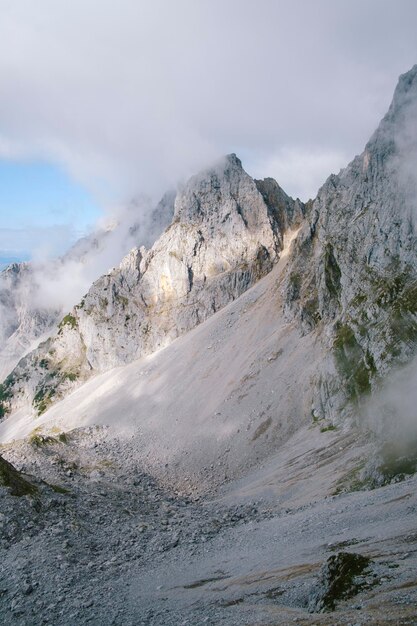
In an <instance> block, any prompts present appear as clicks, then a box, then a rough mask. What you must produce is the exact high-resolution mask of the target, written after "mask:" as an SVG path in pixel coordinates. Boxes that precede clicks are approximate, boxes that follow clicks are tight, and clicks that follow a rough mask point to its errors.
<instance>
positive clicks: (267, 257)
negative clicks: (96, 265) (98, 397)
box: [7, 155, 304, 412]
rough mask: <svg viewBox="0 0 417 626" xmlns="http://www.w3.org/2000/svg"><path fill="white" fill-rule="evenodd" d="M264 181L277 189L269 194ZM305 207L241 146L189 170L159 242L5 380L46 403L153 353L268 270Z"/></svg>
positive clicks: (129, 259)
mask: <svg viewBox="0 0 417 626" xmlns="http://www.w3.org/2000/svg"><path fill="white" fill-rule="evenodd" d="M262 185H263V186H264V187H265V189H268V190H269V189H272V191H270V192H268V193H269V196H270V198H269V196H268V198H267V200H268V201H267V202H266V201H265V199H264V195H263V194H262V193H261V192H260V191H259V187H262ZM274 194H275V195H274ZM286 211H288V215H286ZM303 211H304V206H303V205H302V203H300V202H299V201H297V202H294V201H293V200H292V199H291V198H288V196H286V194H284V192H283V191H282V190H281V189H280V188H279V187H278V185H276V183H275V185H274V182H273V181H271V182H267V181H264V182H263V183H260V182H259V181H258V183H255V181H254V180H253V179H252V178H251V177H250V176H249V175H248V174H247V173H246V172H245V171H244V170H243V168H242V164H241V162H240V160H239V159H238V158H237V157H236V156H235V155H229V156H228V157H226V158H225V159H224V160H222V161H221V162H219V163H218V164H217V165H216V166H214V167H213V168H211V169H210V170H208V171H205V172H202V173H200V174H198V175H197V176H194V177H192V178H191V179H190V180H189V182H188V183H187V184H186V185H185V186H184V187H183V188H182V189H181V190H180V191H179V192H178V194H177V197H176V200H175V210H174V218H173V221H172V223H171V225H170V226H169V227H168V228H167V229H166V230H165V232H164V233H163V234H162V235H161V237H160V238H159V239H158V240H157V242H156V243H155V244H154V245H153V247H152V248H151V249H150V250H147V249H146V248H144V247H141V248H140V249H138V248H134V249H133V250H131V252H130V253H129V254H128V255H127V256H126V257H125V258H124V259H123V260H122V262H121V264H120V265H119V267H117V268H115V269H113V270H112V271H110V272H109V273H108V274H105V275H104V276H102V277H101V278H99V279H98V280H97V281H96V282H95V283H94V284H93V285H92V287H91V288H90V290H89V291H88V293H87V294H86V296H85V297H84V298H83V299H82V301H81V302H80V303H79V304H78V305H77V306H76V307H75V308H74V309H73V311H72V312H71V313H70V314H68V315H67V316H65V317H64V318H63V320H62V322H61V323H60V325H59V329H58V332H57V334H56V335H55V336H53V337H52V338H51V339H50V340H48V342H47V343H46V344H44V345H42V346H40V347H39V349H37V350H36V351H34V352H33V353H31V354H30V355H28V357H27V358H26V359H25V360H24V361H23V362H21V363H20V364H19V365H18V367H17V368H16V369H15V371H14V372H13V373H12V375H11V378H10V377H9V379H8V381H7V388H8V389H9V388H10V389H11V388H13V390H14V391H13V396H14V399H13V402H14V403H16V402H17V404H18V403H19V402H27V401H28V400H32V401H33V403H34V406H35V408H36V409H37V410H38V411H40V412H42V411H43V410H44V409H45V408H47V406H48V405H49V404H50V403H51V402H52V401H53V400H54V399H55V398H57V397H59V396H60V395H63V394H65V393H66V392H67V391H68V389H69V388H71V387H72V386H75V385H76V384H79V382H81V381H82V380H84V379H85V378H86V377H88V376H89V375H90V374H91V372H92V371H94V372H99V371H104V370H106V369H109V368H112V367H114V366H117V365H122V364H125V363H128V362H130V361H132V360H133V359H135V358H138V357H140V356H142V355H144V354H150V353H152V352H154V351H155V350H157V349H159V348H161V347H163V346H165V345H167V344H168V343H170V342H171V341H173V340H174V339H175V338H176V337H178V336H180V335H182V334H183V333H185V332H187V331H189V330H190V329H192V328H194V327H195V326H196V325H197V324H199V323H200V322H202V321H204V320H205V319H207V318H208V317H209V316H210V315H212V314H213V313H215V312H216V311H217V310H219V309H220V308H222V307H224V306H225V305H226V304H228V303H229V302H231V301H232V300H234V299H235V298H237V297H239V296H240V295H241V294H242V293H243V292H244V291H246V290H247V289H248V288H249V287H251V286H252V285H253V284H254V283H255V282H256V281H257V280H259V279H260V278H261V277H262V276H264V275H265V274H267V273H268V272H269V271H270V270H271V268H272V266H273V264H274V263H275V261H276V260H277V259H278V257H279V252H280V250H281V248H282V240H283V232H281V230H279V226H280V227H282V228H288V227H290V226H291V225H292V224H293V223H295V222H296V221H297V220H300V219H301V216H302V215H303ZM40 364H42V365H41V366H40ZM17 388H18V389H19V391H18V393H17V395H16V389H17ZM17 398H19V399H17Z"/></svg>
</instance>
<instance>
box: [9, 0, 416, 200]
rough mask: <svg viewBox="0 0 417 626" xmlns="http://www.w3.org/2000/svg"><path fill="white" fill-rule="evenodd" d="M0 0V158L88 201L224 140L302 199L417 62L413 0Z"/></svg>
mask: <svg viewBox="0 0 417 626" xmlns="http://www.w3.org/2000/svg"><path fill="white" fill-rule="evenodd" d="M0 9H1V21H0V157H1V156H3V157H5V158H12V157H15V158H27V157H32V158H44V159H47V160H51V161H55V162H59V163H61V164H62V165H64V166H65V167H66V168H67V170H68V171H69V172H70V173H71V174H72V175H73V176H75V177H76V178H77V179H78V180H81V181H82V182H83V183H84V184H86V185H87V186H88V187H89V188H90V189H93V190H94V191H95V192H96V194H97V195H98V196H100V198H101V199H102V201H103V202H104V203H106V202H108V201H109V199H111V200H117V201H123V200H124V199H126V198H128V197H130V196H132V195H133V194H135V193H137V192H146V193H151V194H152V193H156V194H159V193H161V192H162V191H163V190H164V189H165V188H167V187H170V186H172V185H173V184H175V183H176V181H177V180H178V179H179V178H183V177H187V176H188V175H189V174H191V173H194V172H196V171H197V170H198V169H200V168H201V167H203V166H205V165H206V164H207V163H208V162H210V161H211V160H214V159H217V158H218V157H219V156H220V155H222V154H224V153H228V152H231V151H234V152H237V153H238V154H239V155H241V156H242V158H243V160H244V164H245V165H246V167H247V169H248V170H249V173H252V171H251V167H253V168H254V169H255V170H256V171H255V172H253V173H254V174H256V175H257V176H260V175H262V171H260V170H261V169H262V168H261V165H262V163H265V164H266V165H267V166H268V167H267V170H268V171H267V175H271V176H273V175H274V174H277V175H278V177H279V176H282V177H283V178H284V180H279V182H280V184H282V186H283V187H284V189H285V187H286V184H287V182H288V183H289V185H290V187H291V192H292V193H293V194H294V195H299V196H300V197H302V199H306V197H305V196H306V195H314V193H315V190H317V188H318V187H319V185H320V184H321V183H322V182H323V181H324V179H325V178H326V177H327V175H328V174H329V173H330V172H329V171H328V169H329V168H330V169H331V170H335V169H336V170H337V169H339V167H340V165H341V162H340V161H341V160H342V158H341V155H343V157H344V155H348V156H347V158H350V157H351V156H352V157H353V156H354V154H355V153H357V152H360V151H361V149H362V147H363V145H364V143H365V141H366V139H367V137H368V136H369V134H370V133H371V131H372V130H373V129H374V128H375V126H376V124H377V121H378V119H379V118H380V117H381V116H382V114H383V113H384V111H385V109H386V108H387V106H388V104H389V101H390V98H391V94H392V90H393V87H394V85H395V82H396V79H397V76H398V75H399V74H400V73H401V72H404V71H406V70H407V69H408V68H409V67H410V66H411V65H413V63H414V62H415V60H416V59H417V41H416V37H415V27H414V25H415V23H416V18H417V5H416V3H415V2H414V1H413V0H395V2H394V1H390V0H360V1H358V0H349V2H346V1H341V2H337V3H335V2H333V0H316V2H314V3H312V2H309V1H305V0H304V1H303V0H291V1H289V0H282V1H280V2H276V1H275V0H260V1H259V2H254V1H253V0H239V1H238V0H229V1H228V2H221V1H220V0H201V1H199V2H194V1H191V0H176V2H172V3H171V2H165V1H162V0H152V2H150V1H148V0H121V1H120V2H119V3H118V4H117V7H116V5H115V3H114V2H110V1H108V0H82V1H81V0H72V2H70V3H62V2H61V3H57V2H55V1H54V0H38V1H37V2H36V3H34V2H31V1H30V0H15V1H13V2H9V1H8V0H0ZM399 40H400V41H401V47H399V46H398V45H397V42H398V41H399ZM288 155H290V157H288ZM297 155H299V157H298V156H297ZM309 155H313V156H315V158H309ZM329 155H330V156H329ZM332 155H333V157H332ZM288 159H289V160H290V163H291V173H290V174H289V173H288V170H289V168H288V162H289V161H288ZM274 164H275V165H274ZM320 164H321V165H320ZM270 166H271V167H270ZM306 180H309V181H310V182H309V184H308V185H306V184H305V181H306Z"/></svg>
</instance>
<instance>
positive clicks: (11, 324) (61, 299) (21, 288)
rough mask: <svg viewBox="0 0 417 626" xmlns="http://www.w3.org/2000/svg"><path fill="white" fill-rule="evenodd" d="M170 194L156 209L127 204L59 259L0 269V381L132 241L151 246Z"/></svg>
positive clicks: (168, 209)
mask: <svg viewBox="0 0 417 626" xmlns="http://www.w3.org/2000/svg"><path fill="white" fill-rule="evenodd" d="M174 200H175V193H173V192H169V193H167V194H165V195H164V197H163V198H162V199H161V201H160V202H159V203H158V204H157V205H156V207H154V208H153V209H152V208H149V207H147V208H146V210H145V209H144V206H143V202H139V201H137V202H132V203H131V205H129V206H128V207H127V208H126V210H125V211H124V213H123V215H120V216H119V217H118V221H116V222H115V223H114V224H113V225H112V226H111V227H109V228H104V229H100V230H97V231H96V232H94V233H92V234H91V235H88V236H87V237H83V238H82V239H80V240H78V241H77V242H76V243H75V244H74V245H73V246H72V247H71V248H70V250H69V251H68V252H66V253H65V254H64V255H63V256H62V257H60V258H59V259H55V260H51V261H45V262H31V263H13V264H12V265H10V266H9V267H7V268H6V269H4V270H3V271H2V272H0V380H3V379H4V378H5V377H6V376H7V374H9V373H10V372H11V371H12V369H13V368H14V367H15V366H16V365H17V363H18V361H19V360H20V359H21V358H22V357H23V356H24V355H25V354H27V353H28V352H30V351H32V350H33V349H35V348H36V347H37V346H38V345H39V343H40V342H41V341H45V340H46V339H47V338H48V337H49V336H50V335H51V334H53V333H54V332H55V331H56V328H57V325H58V323H59V321H60V320H61V319H62V317H63V316H64V313H65V311H66V309H67V307H69V306H73V305H74V304H75V303H76V302H77V301H78V300H79V298H80V296H81V295H82V294H83V293H85V291H86V290H87V289H88V287H89V286H90V285H91V282H92V281H93V280H94V279H96V278H97V277H98V276H100V275H101V274H102V273H103V271H107V270H108V268H109V267H110V266H111V265H113V264H114V263H115V261H117V262H118V261H119V259H120V256H121V255H123V254H125V253H126V252H128V251H129V249H130V248H131V247H132V245H135V244H136V245H146V246H151V245H152V244H153V243H154V241H155V240H156V239H157V238H158V237H159V235H160V234H161V232H162V231H163V230H164V229H165V228H166V226H168V224H169V223H170V222H171V219H172V215H173V212H174Z"/></svg>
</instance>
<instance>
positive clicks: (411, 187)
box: [0, 66, 417, 626]
mask: <svg viewBox="0 0 417 626" xmlns="http://www.w3.org/2000/svg"><path fill="white" fill-rule="evenodd" d="M416 90H417V66H416V67H415V68H413V70H411V72H409V73H408V74H406V75H404V76H403V77H401V79H400V82H399V85H398V88H397V90H396V93H395V97H394V101H393V104H392V106H391V108H390V111H389V112H388V114H387V116H386V117H385V118H384V120H383V121H382V123H381V125H380V127H379V128H378V130H377V131H376V133H375V134H374V136H373V137H372V138H371V140H370V142H369V143H368V145H367V147H366V150H365V152H364V153H363V155H361V156H359V157H356V158H355V159H354V161H353V162H352V163H351V164H350V165H349V166H348V167H347V168H346V169H345V170H343V171H342V172H341V173H340V174H339V175H338V176H331V177H330V178H329V180H328V181H327V182H326V183H325V185H324V186H323V187H322V189H321V190H320V192H319V195H318V198H317V199H316V201H314V203H309V206H308V207H307V209H306V208H305V207H303V206H302V205H301V204H300V203H298V202H294V201H292V200H291V199H289V198H288V197H287V196H286V195H285V194H284V193H283V192H282V190H280V188H279V187H278V186H277V185H276V183H275V182H274V181H272V180H270V179H266V180H265V181H253V180H252V179H250V177H248V176H247V175H246V174H245V173H244V172H243V170H242V169H241V166H240V162H239V161H238V160H237V159H236V157H234V156H231V157H229V159H228V160H227V161H226V163H225V164H224V163H223V164H222V165H221V166H218V167H216V168H214V169H213V170H211V171H210V172H208V173H207V172H206V173H204V174H202V175H200V176H197V177H196V178H194V179H192V181H190V183H189V184H188V185H187V186H186V187H185V188H184V189H183V190H182V192H181V193H180V194H179V196H178V197H177V201H176V205H175V218H174V221H173V223H172V225H171V226H170V227H169V228H168V229H167V230H166V231H165V233H164V234H163V235H162V237H161V239H160V240H159V241H158V242H156V244H155V245H154V246H153V248H152V249H151V250H149V251H147V250H145V249H142V250H137V249H135V250H133V251H132V252H131V253H130V254H129V255H128V256H127V257H126V258H125V259H124V261H123V262H122V264H121V266H120V267H119V268H117V269H116V270H113V271H112V272H110V273H109V274H107V275H105V276H103V277H102V278H100V279H99V281H97V282H96V283H95V284H94V285H93V286H92V288H91V289H90V291H89V292H88V294H87V296H86V298H85V299H84V300H83V302H82V303H80V304H79V305H78V306H77V307H76V308H75V309H74V310H73V311H72V313H71V314H69V315H68V316H66V317H65V318H64V319H63V321H62V324H61V328H60V330H59V332H58V334H57V335H55V336H53V337H52V338H51V339H50V340H49V342H48V343H47V344H45V345H44V346H43V347H41V349H40V351H38V352H35V353H33V354H31V355H30V356H29V357H28V358H27V359H26V360H25V361H22V362H21V363H20V365H19V367H20V368H21V369H20V374H19V375H20V376H21V380H20V381H19V380H17V378H16V379H15V380H14V381H10V380H9V383H10V384H8V386H7V385H6V387H3V389H2V390H1V391H2V394H3V400H5V404H6V406H7V404H8V403H9V402H10V396H9V395H8V394H9V393H10V392H11V391H13V389H15V390H16V389H17V390H18V389H19V387H21V388H22V391H23V393H27V394H29V395H28V397H29V398H30V397H31V396H30V393H29V392H31V393H32V395H33V392H34V391H35V392H36V394H38V393H39V395H38V396H37V398H36V397H35V405H36V407H37V409H38V412H40V413H42V414H41V415H40V416H38V417H36V420H34V419H33V415H32V413H31V411H30V410H28V409H27V407H25V406H24V405H22V406H21V408H20V409H19V410H17V411H16V412H15V413H14V414H13V415H11V416H10V417H8V418H7V419H4V420H3V421H2V422H1V424H0V441H1V442H3V443H2V445H1V455H2V457H3V458H4V459H6V460H7V462H8V463H4V462H3V460H2V458H0V492H1V494H0V495H1V496H2V497H1V500H0V526H1V530H2V533H1V534H0V557H1V558H0V564H1V565H0V567H1V573H2V581H3V582H2V583H1V585H0V618H1V619H3V621H4V622H5V623H11V624H17V625H19V626H28V625H29V624H30V625H31V626H37V625H38V624H39V625H40V624H45V623H53V624H57V625H58V626H66V625H67V624H68V623H77V624H88V623H91V624H97V625H100V626H103V625H104V626H107V625H109V626H110V625H113V626H119V625H120V626H121V625H123V626H125V625H131V626H133V625H136V624H143V625H148V626H151V625H153V626H162V625H164V626H166V625H168V626H177V625H178V624H187V623H189V624H212V625H213V626H214V625H215V624H216V625H217V624H223V625H224V626H235V625H236V624H247V625H248V626H249V625H252V624H255V623H256V624H260V623H262V624H265V625H266V624H268V625H270V626H277V625H278V624H281V625H282V626H284V625H286V626H287V625H288V624H290V623H299V624H304V625H307V624H308V625H309V626H313V625H318V624H320V625H323V626H324V625H327V626H334V625H335V624H340V625H344V626H349V625H350V626H353V625H354V626H357V625H359V624H360V625H364V624H378V625H380V626H394V625H398V624H399V623H401V624H403V625H404V626H406V625H407V626H413V625H414V624H416V620H417V611H416V606H417V586H416V578H415V572H416V560H417V559H416V555H417V535H416V532H415V519H416V517H415V516H416V508H417V499H416V476H413V474H415V471H416V468H417V450H416V449H415V447H413V445H411V447H410V448H409V449H407V450H406V449H405V448H401V447H400V448H399V452H398V453H396V452H395V450H393V446H392V442H390V444H391V445H390V446H388V447H387V446H382V448H381V447H380V442H379V441H378V438H377V437H375V436H374V435H373V434H372V433H370V432H367V430H366V429H365V428H355V427H353V425H352V423H351V420H349V419H347V418H348V417H355V418H357V422H358V423H361V422H362V421H363V417H364V412H365V408H366V409H367V411H376V412H377V415H376V416H375V418H376V420H377V422H378V423H381V421H382V419H381V418H382V415H383V411H382V410H381V404H383V403H384V397H385V394H388V396H389V397H390V398H391V405H392V411H390V413H389V415H388V416H389V419H390V420H391V421H392V422H393V423H396V425H397V426H399V427H400V429H401V426H402V424H404V422H403V417H404V416H403V411H402V408H403V405H397V406H396V404H395V401H394V400H393V399H394V398H395V394H394V393H393V392H392V386H394V387H396V388H397V395H398V393H400V394H402V395H408V406H407V410H409V415H410V424H409V425H408V427H409V429H406V430H405V432H402V435H403V437H404V436H405V438H406V439H407V443H409V444H413V438H412V436H415V433H416V419H415V415H416V414H415V402H414V403H413V398H414V397H415V377H416V369H415V363H414V362H413V356H414V354H415V347H416V332H415V331H416V309H415V305H416V298H415V294H416V276H415V272H416V269H415V268H416V267H417V266H416V240H415V237H416V225H415V213H414V212H413V211H414V209H415V207H416V203H415V198H416V194H415V181H416V176H415V170H414V169H413V167H412V166H411V165H412V164H413V163H415V162H416V160H415V159H414V156H415V152H416V146H417V138H416V136H415V133H414V134H413V129H415V128H417V124H416V123H415V122H416V119H417V117H416V105H417V93H416ZM252 209H254V210H253V211H252ZM290 235H291V236H292V237H293V238H294V240H293V243H292V245H291V246H290V245H289V243H290V242H289V239H290ZM283 246H284V247H283ZM259 250H261V254H260V253H259ZM170 253H171V254H170ZM278 257H279V260H278ZM276 260H278V263H276ZM213 265H214V269H213V271H212V272H210V268H212V267H213ZM271 268H272V269H271ZM190 270H191V271H190ZM243 292H244V293H243ZM238 296H239V297H238ZM196 312H198V315H197V314H196ZM134 315H136V321H135V322H134V323H133V321H132V322H131V319H132V318H133V316H134ZM126 318H127V319H126ZM198 322H201V323H198ZM125 324H126V325H127V326H126V327H125ZM130 324H132V325H131V326H130ZM193 326H194V327H193ZM144 327H145V328H146V331H145V332H144V333H143V336H142V330H141V329H143V328H144ZM186 331H188V332H186ZM180 333H182V336H179V337H178V338H177V340H176V341H175V342H174V341H172V339H173V338H175V337H177V335H179V334H180ZM112 337H114V341H113V342H112V340H111V338H112ZM84 338H87V341H85V340H84ZM124 342H126V343H124ZM164 342H166V343H169V345H166V346H164V345H163V344H164ZM158 347H160V348H161V349H159V350H156V351H155V349H156V348H158ZM148 351H149V352H151V351H153V352H152V353H151V354H146V353H147V352H148ZM139 354H142V356H140V357H139V358H135V357H137V356H139ZM131 359H134V360H133V361H132V362H131V363H128V364H127V365H126V361H127V360H131ZM36 360H37V361H36ZM115 364H120V365H119V367H116V368H113V369H110V370H107V368H109V367H111V366H112V365H115ZM34 365H36V368H35V367H34ZM93 366H94V368H95V370H93V369H92V368H93ZM396 366H401V368H399V369H398V371H397V375H396V376H394V375H393V368H394V367H396ZM71 368H72V369H71ZM100 370H107V371H104V372H100ZM91 371H94V372H95V373H96V375H95V376H94V377H91V376H90V373H91ZM16 372H17V373H19V369H18V370H16V371H15V374H16ZM36 372H37V373H36ZM34 373H36V375H34ZM64 374H65V376H64ZM77 376H78V377H80V378H79V379H78V382H79V381H80V379H81V378H82V377H83V376H85V377H89V376H90V380H88V381H87V382H85V384H83V385H82V386H81V385H80V386H79V388H78V389H76V390H73V392H72V393H70V394H69V393H68V394H67V395H66V397H65V398H64V399H63V400H61V401H60V402H57V403H56V404H55V405H54V406H51V407H49V406H48V403H51V401H52V400H53V398H54V396H52V398H51V397H50V396H49V395H48V394H50V393H51V390H54V392H55V393H56V394H57V395H58V394H59V393H64V391H65V384H67V385H68V387H67V391H69V390H70V389H71V386H72V385H73V384H74V385H75V384H76V383H77ZM26 378H27V380H26ZM72 378H73V379H75V380H72ZM397 378H398V379H400V380H401V383H402V386H398V380H397ZM387 379H389V381H390V384H389V385H388V386H387V387H386V388H385V390H384V391H383V392H380V389H379V386H382V385H383V384H384V383H385V382H386V380H387ZM57 383H58V386H57ZM31 385H32V387H31ZM25 386H26V392H25ZM55 390H56V391H55ZM407 390H408V391H407ZM411 392H412V393H411ZM413 394H414V395H413ZM378 398H379V403H378V402H377V400H378ZM409 398H411V401H410V399H409ZM42 403H43V405H42ZM365 405H366V406H365ZM375 407H376V408H375ZM42 409H45V410H44V411H43V412H42ZM387 432H388V431H385V436H386V435H387ZM389 436H391V435H389ZM395 443H396V442H395ZM10 464H12V465H13V466H14V467H12V466H11V465H10ZM15 468H16V469H15ZM16 470H19V472H22V473H23V474H21V473H18V472H17V471H16ZM30 475H32V477H31V476H30ZM33 475H35V476H36V477H37V478H33ZM22 481H23V482H22ZM15 488H17V491H18V492H20V494H21V497H17V496H18V495H19V494H18V493H15V495H13V490H14V489H15ZM22 490H23V493H22ZM28 490H29V491H28ZM24 494H26V495H24ZM349 563H350V566H349Z"/></svg>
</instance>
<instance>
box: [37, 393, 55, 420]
mask: <svg viewBox="0 0 417 626" xmlns="http://www.w3.org/2000/svg"><path fill="white" fill-rule="evenodd" d="M54 395H55V389H54V387H46V386H43V387H41V388H40V389H38V391H37V392H36V394H35V396H34V398H33V402H32V404H33V406H34V408H35V409H36V410H37V412H38V415H42V413H45V411H46V410H47V409H48V408H49V407H50V406H51V404H52V399H53V397H54Z"/></svg>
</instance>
